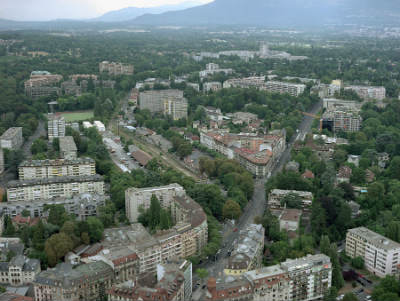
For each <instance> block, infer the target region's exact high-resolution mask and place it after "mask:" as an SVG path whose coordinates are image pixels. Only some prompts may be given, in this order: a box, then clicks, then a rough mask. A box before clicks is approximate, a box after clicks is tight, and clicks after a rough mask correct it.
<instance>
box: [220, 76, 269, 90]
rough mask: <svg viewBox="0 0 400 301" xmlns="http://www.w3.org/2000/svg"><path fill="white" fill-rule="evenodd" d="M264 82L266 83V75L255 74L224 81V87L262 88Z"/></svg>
mask: <svg viewBox="0 0 400 301" xmlns="http://www.w3.org/2000/svg"><path fill="white" fill-rule="evenodd" d="M264 84H265V76H253V77H247V78H232V79H228V80H226V81H225V82H224V85H223V87H224V88H225V89H228V88H242V89H249V88H256V89H260V88H262V87H263V86H264Z"/></svg>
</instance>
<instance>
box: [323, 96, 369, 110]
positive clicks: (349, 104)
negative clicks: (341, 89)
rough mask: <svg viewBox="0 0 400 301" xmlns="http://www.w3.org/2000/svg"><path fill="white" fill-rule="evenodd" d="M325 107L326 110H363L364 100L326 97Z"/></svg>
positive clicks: (324, 100)
mask: <svg viewBox="0 0 400 301" xmlns="http://www.w3.org/2000/svg"><path fill="white" fill-rule="evenodd" d="M322 101H323V108H324V109H325V110H326V111H336V110H341V109H344V110H353V111H354V110H358V111H359V110H361V107H362V105H363V103H362V102H359V101H355V100H343V99H336V98H324V99H323V100H322Z"/></svg>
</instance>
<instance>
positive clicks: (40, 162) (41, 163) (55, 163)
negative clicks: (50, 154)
mask: <svg viewBox="0 0 400 301" xmlns="http://www.w3.org/2000/svg"><path fill="white" fill-rule="evenodd" d="M80 164H95V161H94V160H93V159H92V158H77V159H72V160H69V159H56V160H29V161H28V160H27V161H24V162H22V163H21V164H20V165H19V167H41V166H64V165H80Z"/></svg>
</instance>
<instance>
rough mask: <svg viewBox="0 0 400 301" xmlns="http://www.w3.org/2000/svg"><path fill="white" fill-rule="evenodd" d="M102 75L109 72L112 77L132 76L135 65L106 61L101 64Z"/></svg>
mask: <svg viewBox="0 0 400 301" xmlns="http://www.w3.org/2000/svg"><path fill="white" fill-rule="evenodd" d="M99 71H100V73H103V72H108V74H110V75H132V74H133V71H134V68H133V65H130V64H123V63H114V62H108V61H104V62H101V63H99Z"/></svg>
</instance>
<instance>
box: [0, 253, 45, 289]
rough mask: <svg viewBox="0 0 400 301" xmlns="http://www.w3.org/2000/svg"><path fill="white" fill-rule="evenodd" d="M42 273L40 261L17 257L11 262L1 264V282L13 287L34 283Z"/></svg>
mask: <svg viewBox="0 0 400 301" xmlns="http://www.w3.org/2000/svg"><path fill="white" fill-rule="evenodd" d="M40 271H41V270H40V261H39V260H38V259H31V258H27V257H25V256H23V255H17V256H15V257H13V258H12V259H11V260H10V262H0V282H1V283H7V284H10V285H12V286H21V285H24V284H28V283H32V282H33V280H34V279H35V277H36V275H37V274H39V273H40Z"/></svg>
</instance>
